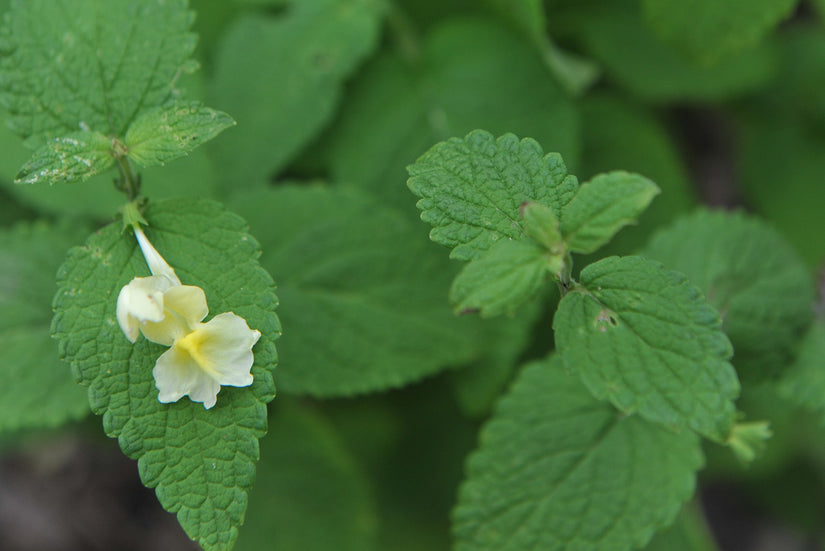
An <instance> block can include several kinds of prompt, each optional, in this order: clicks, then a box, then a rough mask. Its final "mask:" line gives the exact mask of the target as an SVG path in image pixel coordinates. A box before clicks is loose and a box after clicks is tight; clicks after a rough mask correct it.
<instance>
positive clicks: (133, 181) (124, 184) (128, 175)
mask: <svg viewBox="0 0 825 551" xmlns="http://www.w3.org/2000/svg"><path fill="white" fill-rule="evenodd" d="M116 159H117V168H118V171H119V172H120V179H119V180H116V181H115V187H117V188H118V189H119V190H120V191H122V192H123V193H125V194H126V197H128V198H129V201H134V200H135V199H137V197H138V195H139V194H140V176H138V175H137V174H135V171H134V170H132V164H131V163H130V162H129V159H127V158H126V157H121V156H118V157H116Z"/></svg>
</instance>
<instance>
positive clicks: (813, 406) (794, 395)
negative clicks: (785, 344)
mask: <svg viewBox="0 0 825 551" xmlns="http://www.w3.org/2000/svg"><path fill="white" fill-rule="evenodd" d="M780 392H781V393H782V395H783V396H785V397H786V398H787V399H788V400H789V401H791V402H792V403H794V404H797V405H800V406H802V407H804V408H806V409H808V410H810V411H813V412H816V413H817V414H818V415H819V416H820V417H821V419H822V422H823V423H825V322H822V321H821V320H820V321H818V322H817V323H815V324H813V325H811V327H810V329H809V330H808V333H807V334H806V335H805V338H804V339H803V340H802V343H801V344H800V347H799V356H798V357H797V359H796V362H795V363H794V364H793V366H791V367H790V368H789V369H788V371H787V372H786V373H785V376H784V377H783V378H782V381H781V383H780Z"/></svg>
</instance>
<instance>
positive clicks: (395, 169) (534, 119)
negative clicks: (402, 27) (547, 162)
mask: <svg viewBox="0 0 825 551" xmlns="http://www.w3.org/2000/svg"><path fill="white" fill-rule="evenodd" d="M417 4H418V2H416V5H417ZM411 7H412V6H411ZM413 9H414V8H413ZM514 59H518V60H519V62H518V63H513V60H514ZM469 90H472V93H468V91H469ZM513 98H518V100H517V101H515V100H514V99H513ZM347 99H348V101H347V102H346V104H345V105H344V106H343V108H342V111H341V117H340V120H339V122H338V123H337V124H336V126H335V127H334V128H333V129H332V131H331V133H330V139H329V141H330V145H329V150H330V170H331V172H332V175H333V178H334V180H335V181H338V182H349V183H352V184H354V185H358V186H360V187H363V188H365V189H367V190H369V191H370V192H371V193H373V194H375V195H376V196H378V197H380V198H381V199H382V200H384V201H385V202H386V203H389V204H392V205H394V206H397V207H399V208H403V209H409V207H410V196H409V192H408V191H407V190H406V188H405V187H404V182H405V180H406V178H407V174H406V172H405V171H404V167H405V166H407V165H409V164H410V163H412V162H414V161H415V159H417V158H418V157H419V156H421V154H422V153H424V152H425V151H427V149H429V148H430V147H431V146H432V144H434V143H436V142H439V141H442V140H444V139H446V138H447V137H449V136H464V135H466V134H467V133H468V132H470V131H472V130H474V129H476V128H484V129H487V130H488V131H490V132H491V133H492V134H494V135H496V136H499V135H501V134H504V133H506V132H513V133H515V134H516V135H519V136H531V137H532V138H534V139H535V140H536V141H538V142H539V143H540V144H542V145H544V146H545V147H546V148H548V150H551V151H558V152H560V153H561V154H562V155H563V157H564V159H565V161H566V162H567V163H569V164H570V166H576V163H577V162H578V159H579V119H578V112H577V110H576V106H575V104H574V103H573V102H572V101H571V100H570V98H569V97H568V95H567V94H566V93H565V92H564V90H563V89H562V87H561V86H560V85H559V83H558V81H556V79H554V78H553V76H552V75H550V74H549V72H548V71H547V68H546V67H545V66H544V64H543V63H542V61H541V59H540V58H539V56H538V55H536V53H535V50H534V48H533V47H532V45H531V44H530V43H529V42H528V41H526V40H524V39H523V38H522V37H520V36H517V35H515V34H513V33H512V32H510V30H509V29H507V28H506V27H505V26H503V25H501V24H500V23H499V22H497V21H491V20H485V19H474V18H454V19H452V20H451V21H447V22H444V23H441V24H439V25H438V26H436V27H435V28H434V29H433V30H432V31H431V32H429V33H427V35H426V36H425V37H424V38H423V40H422V43H421V52H420V62H419V63H417V64H416V65H410V63H409V62H408V61H407V60H405V59H403V58H402V57H401V56H400V55H399V54H396V53H394V52H386V53H384V54H383V55H381V56H380V57H378V58H377V59H376V60H375V61H374V62H372V63H370V64H369V65H368V66H367V67H365V68H364V71H363V72H362V74H361V75H359V78H358V79H357V80H356V81H355V82H353V86H352V89H351V92H350V93H349V94H348V97H347ZM491 105H495V106H496V108H495V109H491V108H490V106H491Z"/></svg>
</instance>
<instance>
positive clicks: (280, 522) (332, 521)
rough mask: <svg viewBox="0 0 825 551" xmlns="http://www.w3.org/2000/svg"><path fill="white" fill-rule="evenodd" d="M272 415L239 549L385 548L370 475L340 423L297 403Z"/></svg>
mask: <svg viewBox="0 0 825 551" xmlns="http://www.w3.org/2000/svg"><path fill="white" fill-rule="evenodd" d="M282 400H283V399H282V398H279V399H278V402H279V403H281V402H282ZM272 419H273V422H272V426H271V427H270V430H269V434H268V435H267V437H266V438H265V439H264V440H263V441H262V442H261V462H260V464H259V465H258V473H257V475H256V477H255V487H254V488H253V489H252V492H251V493H250V495H249V511H248V513H247V515H246V520H245V521H244V527H243V528H242V529H241V533H240V537H239V538H238V544H237V545H236V546H235V550H236V551H244V550H249V551H259V550H261V549H284V550H289V549H294V550H296V551H330V550H331V549H335V551H369V550H372V549H377V548H376V546H375V537H376V527H377V526H376V524H377V523H376V516H377V512H376V510H375V505H374V503H373V502H372V499H371V496H370V495H369V492H368V487H367V481H366V479H365V477H364V475H363V473H362V472H361V471H360V470H359V468H358V465H357V464H356V463H355V460H354V458H353V457H352V454H351V452H350V451H349V449H348V448H347V446H345V445H344V442H342V441H341V439H340V437H339V436H338V435H337V434H336V433H335V431H334V430H333V429H332V427H330V426H329V425H328V424H327V423H326V422H325V420H324V419H323V418H322V417H321V416H319V415H318V414H317V413H314V412H313V411H312V410H311V409H310V408H299V407H297V406H295V405H292V404H290V405H288V406H287V407H283V405H280V406H279V407H277V408H276V409H275V411H274V413H273V416H272ZM287 443H288V444H287ZM308 473H311V475H310V476H307V474H308ZM333 542H334V543H333Z"/></svg>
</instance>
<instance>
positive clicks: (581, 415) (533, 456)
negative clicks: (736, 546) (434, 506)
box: [453, 356, 703, 551]
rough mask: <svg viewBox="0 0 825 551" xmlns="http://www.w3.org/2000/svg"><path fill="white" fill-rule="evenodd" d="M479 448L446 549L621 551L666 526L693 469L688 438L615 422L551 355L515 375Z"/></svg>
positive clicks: (696, 458) (693, 450)
mask: <svg viewBox="0 0 825 551" xmlns="http://www.w3.org/2000/svg"><path fill="white" fill-rule="evenodd" d="M480 440H481V445H480V447H479V449H478V450H477V451H476V452H474V453H473V455H471V456H470V459H469V462H468V467H467V478H466V480H465V482H464V483H463V485H462V486H461V489H460V491H459V498H458V505H457V506H456V509H455V510H454V512H453V533H454V535H455V538H456V547H455V549H456V551H471V550H472V551H486V550H490V551H493V550H495V551H523V550H525V549H541V550H542V551H563V550H566V549H578V550H581V551H601V550H604V549H610V550H611V551H626V550H627V551H629V550H630V549H634V548H637V547H639V546H642V545H644V544H645V543H647V541H648V540H649V539H650V538H651V536H652V535H653V533H654V532H655V531H656V530H658V529H660V528H662V527H664V526H667V525H668V524H670V523H671V522H673V519H674V518H675V517H676V514H677V513H678V512H679V509H680V506H681V504H682V502H684V501H685V500H687V499H689V498H690V497H691V495H692V494H693V491H694V487H695V483H696V482H695V474H694V473H695V471H696V469H698V468H699V467H700V466H701V465H702V462H703V458H702V452H701V449H700V446H699V440H698V438H697V437H696V436H695V435H694V434H692V433H691V432H690V431H682V432H672V431H669V430H666V429H664V428H662V427H659V426H657V425H656V424H654V423H650V422H648V421H646V420H644V419H642V418H640V417H638V416H635V415H633V416H624V415H621V414H620V413H619V412H617V411H616V410H615V409H613V407H612V406H610V405H609V404H605V403H604V402H600V401H599V400H597V399H595V398H593V396H591V395H590V393H589V392H588V391H587V389H585V388H584V386H582V384H581V383H580V382H579V381H578V380H577V378H575V377H570V376H569V375H567V374H565V372H564V368H563V365H562V362H561V361H560V359H559V358H558V357H557V356H555V357H551V358H550V359H549V360H547V361H544V362H537V363H533V364H530V365H528V366H527V367H525V368H524V370H523V371H522V373H521V375H520V376H519V378H518V379H517V381H516V383H515V384H514V385H513V388H512V389H511V391H510V392H509V393H508V394H507V396H506V397H505V398H504V399H503V400H502V401H501V402H499V405H498V407H497V408H496V412H495V414H494V415H493V417H492V419H491V420H490V422H489V423H488V424H487V425H486V426H485V427H484V429H483V430H482V434H481V437H480ZM651 458H655V460H651Z"/></svg>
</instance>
